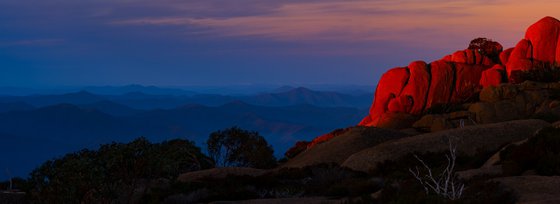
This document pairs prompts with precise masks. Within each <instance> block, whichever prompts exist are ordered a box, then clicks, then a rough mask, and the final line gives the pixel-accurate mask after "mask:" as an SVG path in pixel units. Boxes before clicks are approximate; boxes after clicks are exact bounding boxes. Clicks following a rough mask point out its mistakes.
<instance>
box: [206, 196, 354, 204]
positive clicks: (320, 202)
mask: <svg viewBox="0 0 560 204" xmlns="http://www.w3.org/2000/svg"><path fill="white" fill-rule="evenodd" d="M211 203H212V204H283V203H294V204H295V203H307V204H338V203H345V200H333V199H328V198H323V197H307V198H278V199H255V200H243V201H217V202H211Z"/></svg>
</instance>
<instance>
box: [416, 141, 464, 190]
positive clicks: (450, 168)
mask: <svg viewBox="0 0 560 204" xmlns="http://www.w3.org/2000/svg"><path fill="white" fill-rule="evenodd" d="M448 139H449V140H448V143H449V154H446V155H445V157H446V158H447V166H446V167H445V169H444V170H443V172H441V173H440V174H439V175H437V176H436V175H434V173H433V171H432V168H430V166H428V165H427V164H426V162H424V160H422V159H420V157H418V156H417V155H414V157H415V158H416V159H417V160H418V161H419V162H420V163H421V164H422V166H423V167H424V170H425V171H426V172H427V173H426V174H423V175H422V174H421V173H420V170H419V169H418V166H417V167H415V170H412V169H408V171H409V172H410V173H411V174H412V175H413V176H414V178H416V180H418V182H420V185H422V187H424V190H425V191H426V194H429V193H430V191H433V192H434V193H435V194H436V195H439V196H442V197H444V198H447V199H450V200H457V199H459V198H461V195H462V194H463V190H464V188H465V185H464V184H462V183H461V182H459V181H458V179H457V177H456V175H455V161H456V159H457V138H455V137H449V138H448Z"/></svg>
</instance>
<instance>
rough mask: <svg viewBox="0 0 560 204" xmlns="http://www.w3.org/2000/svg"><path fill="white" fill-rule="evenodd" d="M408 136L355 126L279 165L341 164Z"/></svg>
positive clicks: (292, 166) (392, 131)
mask: <svg viewBox="0 0 560 204" xmlns="http://www.w3.org/2000/svg"><path fill="white" fill-rule="evenodd" d="M407 136H409V135H408V134H405V133H402V132H399V131H394V130H389V129H380V128H375V127H355V128H351V129H349V130H348V131H346V132H345V133H343V134H341V135H340V136H337V137H335V138H332V139H331V140H328V141H326V142H324V143H320V144H317V145H315V146H314V147H313V148H310V149H308V150H307V151H305V152H303V153H300V154H299V155H297V156H296V157H294V158H292V159H290V160H288V162H286V163H285V164H283V165H282V166H281V167H282V168H286V167H290V168H301V167H305V166H312V165H315V164H321V163H336V164H339V165H340V164H342V162H344V161H345V160H346V159H347V158H348V157H349V156H350V155H352V154H354V153H356V152H359V151H361V150H363V149H365V148H368V147H372V146H374V145H377V144H380V143H382V142H385V141H388V140H392V139H398V138H403V137H407Z"/></svg>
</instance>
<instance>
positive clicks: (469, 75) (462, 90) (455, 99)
mask: <svg viewBox="0 0 560 204" xmlns="http://www.w3.org/2000/svg"><path fill="white" fill-rule="evenodd" d="M484 70H485V68H484V67H483V66H482V65H469V64H455V88H454V89H453V94H452V95H451V100H450V101H449V103H461V102H466V101H467V100H470V99H472V97H473V96H474V95H475V94H476V93H477V92H478V91H480V88H481V87H480V85H479V82H480V76H482V71H484Z"/></svg>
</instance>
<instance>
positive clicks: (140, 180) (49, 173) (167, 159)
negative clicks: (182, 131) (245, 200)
mask: <svg viewBox="0 0 560 204" xmlns="http://www.w3.org/2000/svg"><path fill="white" fill-rule="evenodd" d="M210 167H212V163H211V160H210V159H209V158H208V157H206V156H205V155H203V154H202V152H201V151H200V149H199V148H198V147H196V146H195V145H194V144H193V143H192V142H190V141H187V140H171V141H165V142H162V143H156V144H152V143H150V142H149V141H147V140H146V139H144V138H139V139H136V140H134V141H132V142H130V143H127V144H123V143H112V144H108V145H102V146H101V147H100V148H99V150H87V149H84V150H81V151H79V152H76V153H71V154H67V155H65V156H64V157H62V158H59V159H54V160H50V161H47V162H45V163H43V164H42V165H41V166H40V167H39V168H37V169H35V170H34V171H33V172H32V173H31V178H30V179H29V182H30V185H32V186H33V187H32V189H31V195H32V197H33V198H34V199H35V200H36V201H40V202H44V203H84V202H85V203H91V202H93V203H99V202H101V203H105V202H132V200H131V199H132V197H133V196H134V194H135V190H136V188H139V187H148V186H146V185H147V184H146V183H147V181H150V180H153V179H159V178H166V179H169V180H174V179H175V178H176V177H177V176H178V175H179V174H180V173H184V172H188V171H194V170H200V169H206V168H210Z"/></svg>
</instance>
